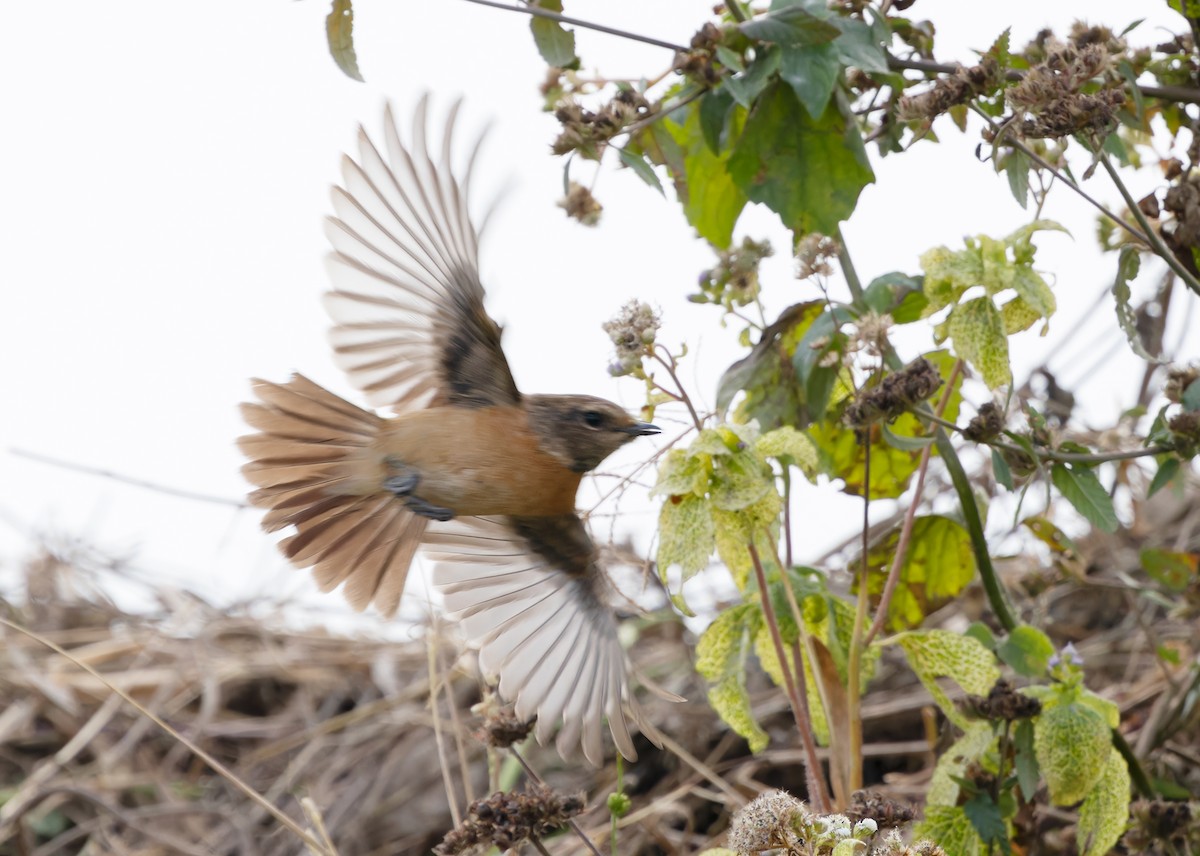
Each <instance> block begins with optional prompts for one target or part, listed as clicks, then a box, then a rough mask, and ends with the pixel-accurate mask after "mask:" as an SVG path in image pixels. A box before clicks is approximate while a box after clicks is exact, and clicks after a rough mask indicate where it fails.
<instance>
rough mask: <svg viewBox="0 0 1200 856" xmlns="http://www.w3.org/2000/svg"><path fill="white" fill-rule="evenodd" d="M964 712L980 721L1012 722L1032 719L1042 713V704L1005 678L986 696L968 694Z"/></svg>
mask: <svg viewBox="0 0 1200 856" xmlns="http://www.w3.org/2000/svg"><path fill="white" fill-rule="evenodd" d="M962 710H963V711H964V712H966V713H968V714H970V715H972V716H975V717H977V718H979V719H1000V720H1005V721H1007V722H1012V721H1014V720H1018V719H1031V718H1032V717H1035V716H1037V715H1038V714H1039V713H1041V712H1042V703H1041V702H1040V701H1038V700H1037V699H1035V698H1031V697H1030V696H1027V695H1025V694H1024V693H1019V692H1017V690H1016V689H1015V688H1014V687H1013V685H1012V684H1010V683H1009V682H1008V681H1006V680H1005V679H1004V678H1001V679H1000V680H998V681H996V683H995V685H994V686H993V687H992V689H991V691H990V692H988V694H987V695H986V696H978V695H972V694H970V693H968V694H967V697H966V698H965V699H964V700H963V702H962Z"/></svg>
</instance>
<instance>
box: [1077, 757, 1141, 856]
mask: <svg viewBox="0 0 1200 856" xmlns="http://www.w3.org/2000/svg"><path fill="white" fill-rule="evenodd" d="M1128 821H1129V768H1128V767H1127V766H1126V765H1125V759H1124V758H1122V757H1121V753H1120V752H1118V751H1117V750H1116V749H1113V750H1111V751H1110V752H1109V753H1108V761H1107V762H1106V763H1105V765H1104V769H1103V770H1101V771H1100V779H1099V781H1097V782H1096V786H1095V787H1094V788H1092V790H1091V791H1090V792H1089V793H1088V795H1087V798H1086V799H1084V801H1083V805H1082V806H1080V807H1079V824H1078V826H1076V827H1075V837H1076V839H1077V840H1078V841H1079V844H1080V846H1081V849H1082V850H1083V856H1104V854H1105V853H1108V852H1109V851H1110V850H1111V849H1112V848H1113V846H1114V845H1116V843H1117V841H1118V840H1119V839H1120V838H1121V834H1122V833H1124V832H1125V826H1126V824H1127V823H1128Z"/></svg>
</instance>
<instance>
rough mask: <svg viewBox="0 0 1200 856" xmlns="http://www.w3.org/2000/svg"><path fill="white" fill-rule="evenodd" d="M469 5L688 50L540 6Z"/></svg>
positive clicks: (482, 1)
mask: <svg viewBox="0 0 1200 856" xmlns="http://www.w3.org/2000/svg"><path fill="white" fill-rule="evenodd" d="M467 2H468V3H477V4H479V5H480V6H491V7H492V8H493V9H504V10H505V11H507V12H520V13H521V14H523V15H532V16H533V17H535V18H549V19H550V20H551V21H558V22H559V23H560V24H571V25H572V26H575V27H583V28H584V29H585V30H595V31H596V32H598V33H608V35H610V36H619V37H621V38H622V39H629V40H631V41H635V42H644V43H645V44H648V45H654V46H655V47H660V48H666V49H667V50H671V51H681V52H683V53H686V52H687V51H688V48H686V47H684V46H683V45H677V44H674V43H673V42H664V41H663V40H662V39H656V38H654V37H652V36H643V35H639V34H638V33H631V32H629V31H628V30H618V29H617V28H616V27H606V26H604V25H603V24H593V23H592V22H591V21H581V20H579V19H578V18H569V17H567V16H566V15H561V14H559V13H558V12H551V11H550V10H549V9H543V8H541V7H540V6H514V5H512V4H511V3H500V2H497V0H467Z"/></svg>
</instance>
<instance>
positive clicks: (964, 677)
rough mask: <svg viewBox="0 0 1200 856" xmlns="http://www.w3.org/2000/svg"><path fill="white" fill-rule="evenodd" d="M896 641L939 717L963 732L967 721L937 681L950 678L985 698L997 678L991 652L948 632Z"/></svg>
mask: <svg viewBox="0 0 1200 856" xmlns="http://www.w3.org/2000/svg"><path fill="white" fill-rule="evenodd" d="M897 641H898V642H899V643H900V647H901V648H902V649H904V653H905V655H906V656H907V657H908V664H909V665H910V666H911V667H912V670H913V672H914V673H915V674H916V676H917V678H919V679H920V681H921V683H922V684H924V685H925V689H927V690H929V694H930V695H931V696H933V700H934V701H935V702H937V705H938V707H940V708H941V710H942V713H944V714H945V715H946V718H947V719H949V720H950V721H951V722H953V723H954V724H955V725H957V726H958V727H959V728H961V729H962V730H964V731H966V730H967V728H968V726H969V725H970V720H968V719H967V717H966V716H965V715H964V714H963V713H962V712H961V711H959V709H958V707H957V706H956V705H954V704H953V703H952V702H951V701H950V698H949V696H947V695H946V693H945V691H944V690H943V689H942V688H941V687H940V686H939V685H938V682H937V679H938V678H943V677H944V678H950V679H951V680H953V681H954V682H955V683H957V684H958V685H959V686H960V687H962V688H963V689H964V690H966V691H967V692H969V693H974V694H975V695H987V694H988V692H989V691H990V690H991V688H992V686H993V685H994V684H995V683H996V679H997V678H999V677H1000V670H999V669H998V668H997V667H996V660H995V657H993V655H992V652H991V651H989V650H988V649H987V648H985V647H984V646H983V644H982V643H980V642H979V640H978V639H976V638H974V637H973V636H962V635H960V634H958V633H954V632H952V631H949V630H921V631H911V632H908V633H902V634H900V636H899V637H897Z"/></svg>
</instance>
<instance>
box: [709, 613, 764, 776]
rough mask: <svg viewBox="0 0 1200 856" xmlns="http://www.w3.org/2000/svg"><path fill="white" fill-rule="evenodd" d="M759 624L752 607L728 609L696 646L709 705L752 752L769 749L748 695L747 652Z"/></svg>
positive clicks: (718, 617) (710, 626)
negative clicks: (743, 739) (706, 683)
mask: <svg viewBox="0 0 1200 856" xmlns="http://www.w3.org/2000/svg"><path fill="white" fill-rule="evenodd" d="M758 623H759V621H758V611H757V610H756V609H755V607H754V606H753V605H752V604H742V605H740V606H735V607H732V608H730V609H727V610H725V612H723V613H721V614H720V615H719V616H717V618H716V620H715V621H713V623H712V624H710V625H709V626H708V629H706V630H705V631H704V633H703V634H701V636H700V641H699V642H698V643H697V644H696V671H697V672H699V674H700V676H701V677H703V678H704V679H705V680H706V681H707V682H708V684H709V688H708V703H709V704H710V705H712V709H713V710H715V711H716V712H717V715H718V716H720V717H721V719H722V720H724V721H725V723H726V724H727V725H728V726H729V727H730V728H732V729H733V730H734V732H735V733H737V734H739V735H741V736H742V737H744V738H746V742H747V743H749V744H750V751H751V752H761V751H762V750H763V749H765V748H766V747H767V740H768V737H767V733H766V732H765V731H763V729H762V727H761V726H760V725H759V724H758V722H757V721H756V720H755V719H754V714H753V713H752V712H751V710H750V697H749V695H747V693H746V683H745V681H746V653H747V649H748V647H749V643H750V636H751V635H752V633H753V632H754V629H755V627H756V626H757V624H758Z"/></svg>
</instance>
